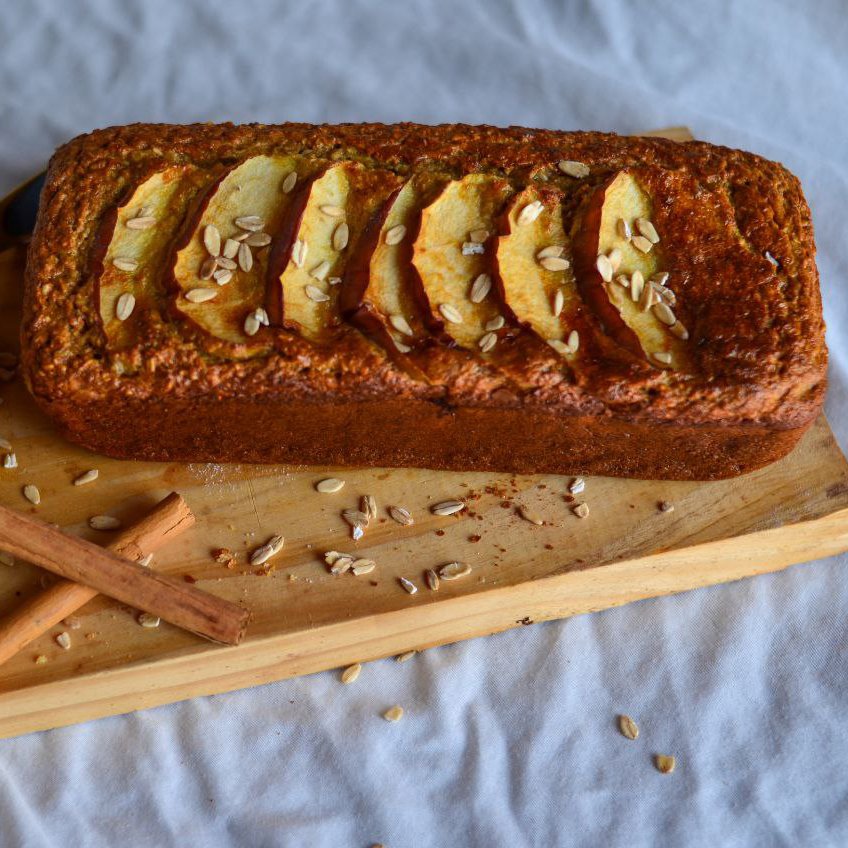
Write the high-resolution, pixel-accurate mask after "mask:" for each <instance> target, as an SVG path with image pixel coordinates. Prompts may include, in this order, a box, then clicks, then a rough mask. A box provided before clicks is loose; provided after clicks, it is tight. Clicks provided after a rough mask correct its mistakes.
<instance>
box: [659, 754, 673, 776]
mask: <svg viewBox="0 0 848 848" xmlns="http://www.w3.org/2000/svg"><path fill="white" fill-rule="evenodd" d="M654 765H656V767H657V771H661V772H662V773H663V774H671V773H672V772H673V771H674V767H675V765H677V761H676V760H675V759H674V757H669V756H666V755H665V754H656V755H654Z"/></svg>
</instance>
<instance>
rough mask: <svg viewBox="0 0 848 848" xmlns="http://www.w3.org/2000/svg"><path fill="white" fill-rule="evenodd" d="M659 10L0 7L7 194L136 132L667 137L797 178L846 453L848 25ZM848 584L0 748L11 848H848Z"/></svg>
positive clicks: (1, 131)
mask: <svg viewBox="0 0 848 848" xmlns="http://www.w3.org/2000/svg"><path fill="white" fill-rule="evenodd" d="M651 5H652V8H651V9H649V8H648V4H641V3H634V2H631V0H609V2H603V3H602V2H600V0H598V2H596V3H592V4H588V3H571V4H566V3H555V2H542V0H526V2H521V3H519V2H517V0H516V2H514V3H491V2H490V3H487V2H484V0H477V1H476V2H459V0H455V1H454V2H450V0H446V2H436V0H432V1H431V2H424V1H423V0H416V1H415V2H411V1H410V0H406V2H396V3H376V2H374V3H367V2H332V0H327V2H299V3H296V2H291V3H282V2H262V1H261V0H254V1H253V2H250V3H237V2H232V0H231V2H228V3H225V2H218V0H186V2H181V3H178V2H168V1H167V0H165V1H163V0H145V1H144V2H125V3H116V2H109V0H104V2H73V3H71V2H62V0H52V2H51V0H39V2H29V3H6V4H4V6H3V10H2V14H0V36H2V41H0V192H2V193H5V191H6V190H8V189H10V188H11V187H13V186H14V185H15V184H16V183H17V182H18V181H20V180H21V179H22V178H24V177H27V176H29V175H30V174H32V173H34V172H35V171H38V170H39V169H40V168H42V167H43V165H44V163H45V162H46V160H47V158H48V157H49V155H50V153H51V152H52V150H53V149H54V147H56V146H57V145H59V144H60V143H62V142H63V141H65V140H66V139H68V138H70V137H71V136H73V135H76V134H77V133H80V132H84V131H87V130H89V129H91V128H94V127H99V126H107V125H110V124H120V123H126V122H131V121H139V120H144V121H174V122H190V121H206V120H210V121H220V120H228V119H231V120H233V121H236V122H247V121H263V122H268V123H274V122H278V121H285V120H304V121H316V122H320V121H362V120H380V121H396V120H413V121H423V122H440V121H466V122H470V123H491V124H511V123H512V124H524V125H527V126H531V127H556V128H564V129H592V128H595V129H603V130H615V131H620V132H632V131H636V130H639V129H643V128H649V127H657V126H663V125H668V124H678V123H685V124H688V125H689V126H690V127H692V128H693V130H694V131H695V133H696V135H697V136H698V137H699V138H703V139H706V140H709V141H713V142H717V143H722V144H727V145H730V146H734V147H735V146H739V147H743V148H747V149H749V150H754V151H756V152H759V153H762V154H764V155H766V156H769V157H771V158H775V159H779V160H781V161H782V162H784V163H785V164H786V165H787V166H789V168H791V169H792V170H793V171H794V172H795V173H797V174H798V175H799V176H800V177H801V180H802V182H803V184H804V187H805V190H806V193H807V197H808V199H809V201H810V205H811V206H812V209H813V214H814V218H815V225H816V232H817V240H818V246H819V268H820V271H821V276H822V288H823V292H824V301H825V310H826V317H827V320H828V324H829V332H828V340H829V344H830V350H831V357H832V358H831V391H830V396H829V400H828V411H829V416H830V420H831V423H832V424H833V425H834V427H835V429H836V430H837V433H838V435H839V437H840V440H841V443H842V445H843V446H848V420H847V419H848V415H846V412H848V387H847V386H846V368H848V344H846V340H845V336H844V332H843V328H844V327H845V326H846V319H848V314H846V313H847V312H848V296H847V295H846V290H845V282H844V280H845V276H844V275H845V271H846V267H848V238H846V236H845V222H846V214H845V208H846V200H845V198H846V196H848V185H846V183H848V156H846V142H845V126H846V123H848V99H846V97H845V91H846V87H848V59H846V56H848V51H846V47H848V16H846V15H845V14H844V6H843V5H842V4H841V3H840V2H839V0H832V2H818V3H799V2H797V0H785V2H766V0H762V2H754V1H753V0H750V2H731V0H727V2H689V3H687V2H683V1H682V0H664V2H658V3H654V4H651ZM846 562H848V560H846V558H845V557H839V558H833V559H830V560H827V561H822V562H818V563H815V564H811V565H806V566H799V567H795V568H792V569H789V570H788V571H785V572H783V573H780V574H775V575H771V576H766V577H759V578H756V579H754V580H748V581H745V582H741V583H737V584H735V585H728V586H721V587H717V588H714V589H707V590H702V591H698V592H694V593H689V594H685V595H681V596H678V597H671V598H664V599H658V600H653V601H648V602H643V603H638V604H633V605H630V606H628V607H625V608H623V609H617V610H610V611H608V612H603V613H599V614H595V615H588V616H581V617H578V618H574V619H571V620H569V621H565V622H557V623H550V624H545V625H539V626H535V627H530V628H519V629H518V630H517V631H513V632H511V633H508V634H505V635H502V636H497V637H493V638H489V639H482V640H477V641H474V642H470V643H466V644H462V645H456V646H451V647H445V648H441V649H436V650H432V651H428V652H426V653H425V654H423V655H421V656H419V657H416V658H415V659H414V660H413V661H411V662H408V663H405V664H402V665H400V664H397V663H395V662H393V661H383V662H377V663H373V664H370V665H368V666H366V667H365V669H364V670H363V673H362V676H361V677H360V679H359V681H358V683H357V684H356V685H353V686H349V687H344V686H341V685H340V684H339V683H338V682H337V678H336V675H335V674H334V673H329V672H328V673H324V674H318V675H313V676H311V677H307V678H303V679H300V680H292V681H288V682H283V683H279V684H275V685H269V686H264V687H261V688H257V689H253V690H248V691H244V692H238V693H233V694H229V695H224V696H219V697H213V698H202V699H197V700H194V701H190V702H187V703H182V704H177V705H173V706H169V707H164V708H160V709H155V710H150V711H148V712H143V713H139V714H136V715H130V716H124V717H116V718H110V719H105V720H102V721H98V722H94V723H89V724H86V725H83V726H78V727H72V728H67V729H63V730H56V731H51V732H47V733H40V734H33V735H30V736H27V737H24V738H19V739H15V740H10V741H4V742H0V844H2V845H3V846H18V845H22V846H23V845H25V846H39V847H40V846H53V845H83V846H87V847H88V846H101V845H128V846H129V845H132V846H171V845H179V846H218V845H221V846H227V845H239V846H297V847H298V848H301V846H306V845H309V846H332V848H360V846H363V848H365V846H369V845H370V844H371V843H372V842H383V843H385V845H386V846H387V848H428V847H429V846H438V848H454V846H458V847H459V848H462V847H463V846H473V848H476V846H486V848H488V846H493V848H497V846H511V848H518V846H544V847H545V848H548V846H593V848H594V846H628V847H629V846H655V845H664V846H681V845H685V846H725V847H726V846H793V848H794V846H845V845H847V844H848V768H847V767H846V758H848V733H846V722H845V718H846V712H848V709H846V708H848V680H846V660H848V641H846V624H845V622H846V615H848V581H846V580H845V578H844V571H845V565H846ZM394 702H399V703H401V704H403V705H404V706H405V707H406V709H407V715H406V717H405V718H404V720H403V721H402V722H401V723H400V724H398V725H390V724H387V723H386V722H384V721H383V720H382V719H381V718H379V714H380V712H381V711H382V710H383V709H384V708H385V707H386V706H387V705H388V704H391V703H394ZM620 711H625V712H627V713H629V714H631V715H633V716H635V717H637V719H638V720H639V722H640V725H641V727H642V734H643V736H642V740H640V742H639V743H638V744H633V743H629V742H626V741H625V740H623V739H622V738H621V737H620V736H619V735H618V733H617V732H616V729H615V725H614V720H615V718H614V717H615V715H616V713H618V712H620ZM653 751H661V752H662V751H667V752H672V753H674V754H675V755H677V757H678V763H679V764H678V768H677V771H676V772H675V773H674V774H673V775H671V776H663V775H660V774H659V773H657V772H656V771H655V770H654V769H653V768H652V766H651V763H650V760H649V757H650V754H651V753H652V752H653Z"/></svg>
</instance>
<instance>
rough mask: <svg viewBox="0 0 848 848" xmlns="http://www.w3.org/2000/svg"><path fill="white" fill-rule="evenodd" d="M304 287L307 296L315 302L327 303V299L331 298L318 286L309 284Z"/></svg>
mask: <svg viewBox="0 0 848 848" xmlns="http://www.w3.org/2000/svg"><path fill="white" fill-rule="evenodd" d="M304 289H305V291H306V296H307V297H308V298H309V299H310V300H313V301H315V303H326V301H328V300H329V299H330V295H328V294H327V293H326V292H323V291H321V289H319V288H318V286H313V285H308V286H304Z"/></svg>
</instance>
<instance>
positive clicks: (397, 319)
mask: <svg viewBox="0 0 848 848" xmlns="http://www.w3.org/2000/svg"><path fill="white" fill-rule="evenodd" d="M389 323H390V324H391V325H392V326H393V327H394V328H395V329H396V330H397V331H398V332H399V333H403V334H404V335H405V336H414V335H415V333H414V332H413V331H412V327H410V326H409V321H407V320H406V318H404V317H403V315H389Z"/></svg>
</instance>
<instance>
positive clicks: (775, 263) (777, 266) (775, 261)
mask: <svg viewBox="0 0 848 848" xmlns="http://www.w3.org/2000/svg"><path fill="white" fill-rule="evenodd" d="M763 256H765V258H766V259H768V261H769V262H771V264H772V265H774V267H775V268H779V267H780V262H778V261H777V259H775V258H774V256H772V254H771V252H770V251H768V250H767V251H766V252H765V253H764V254H763Z"/></svg>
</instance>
